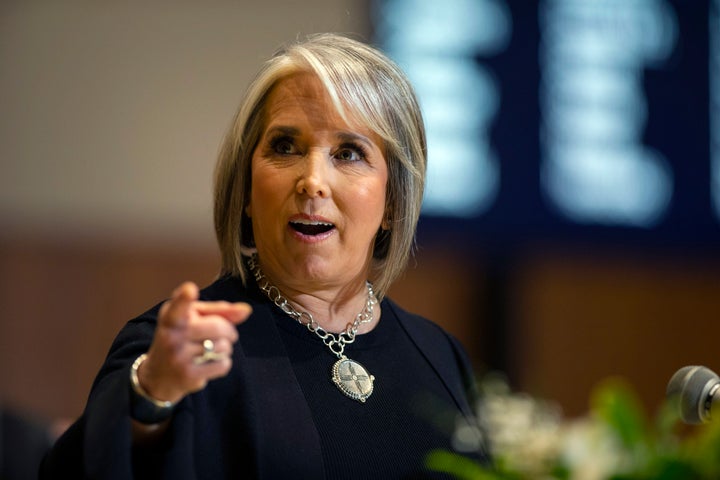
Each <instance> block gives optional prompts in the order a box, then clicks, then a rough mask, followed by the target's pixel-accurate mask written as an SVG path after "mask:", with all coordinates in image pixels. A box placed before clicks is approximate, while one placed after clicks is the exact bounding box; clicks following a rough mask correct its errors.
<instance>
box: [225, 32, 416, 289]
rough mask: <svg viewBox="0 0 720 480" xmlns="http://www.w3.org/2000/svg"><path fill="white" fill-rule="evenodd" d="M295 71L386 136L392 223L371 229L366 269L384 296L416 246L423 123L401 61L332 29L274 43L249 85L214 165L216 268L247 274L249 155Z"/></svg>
mask: <svg viewBox="0 0 720 480" xmlns="http://www.w3.org/2000/svg"><path fill="white" fill-rule="evenodd" d="M297 73H311V74H314V75H317V77H318V78H319V79H320V81H321V82H322V84H323V85H324V87H325V88H326V89H327V92H328V95H329V96H330V98H331V99H332V101H333V103H334V105H335V107H336V108H337V111H338V113H339V114H340V116H341V117H342V118H343V119H345V120H346V121H347V122H348V123H352V122H356V123H359V124H361V125H363V126H365V127H366V128H368V129H369V130H371V131H372V132H374V133H375V134H377V135H378V136H379V137H380V138H381V139H382V141H383V145H382V148H383V150H384V153H385V160H386V161H387V166H388V183H387V192H386V202H387V203H386V205H385V222H384V223H385V224H387V225H388V226H389V228H388V229H387V230H384V229H382V228H381V229H380V230H379V231H378V234H377V235H376V237H375V242H374V245H373V260H372V264H371V269H372V271H371V273H370V275H371V281H372V282H373V284H374V287H375V292H376V294H377V295H378V297H380V298H382V296H383V295H384V294H385V293H386V292H387V290H388V288H389V286H390V285H391V284H392V282H393V281H394V280H395V279H396V278H397V277H398V276H399V275H400V274H401V273H402V271H403V270H404V269H405V266H406V265H407V262H408V259H409V257H410V255H411V253H412V250H413V247H414V242H415V229H416V226H417V222H418V217H419V215H420V206H421V204H422V198H423V190H424V185H425V169H426V164H427V158H426V157H427V147H426V139H425V128H424V125H423V120H422V115H421V113H420V108H419V106H418V102H417V98H416V96H415V93H414V90H413V88H412V86H411V85H410V82H409V81H408V79H407V77H406V76H405V74H404V73H403V72H402V71H401V70H400V68H399V67H398V66H397V65H396V64H395V63H393V62H392V61H391V60H390V59H389V58H388V57H386V56H385V55H384V54H383V53H381V52H380V51H378V50H377V49H375V48H373V47H371V46H368V45H366V44H364V43H361V42H359V41H356V40H353V39H350V38H347V37H344V36H340V35H336V34H319V35H313V36H310V37H308V38H307V39H305V40H304V41H300V42H297V43H294V44H292V45H289V46H288V47H286V48H285V49H283V50H281V51H279V52H278V53H277V54H275V55H274V56H273V57H272V58H271V59H270V60H269V61H268V62H266V63H265V65H264V66H263V68H262V69H261V70H260V72H259V73H258V75H257V76H256V77H255V80H254V81H253V82H252V83H251V84H250V86H249V87H248V90H247V92H246V94H245V98H244V100H243V101H242V103H241V105H240V108H239V109H238V111H237V113H236V115H235V118H234V121H233V123H232V125H231V128H230V130H229V131H228V133H227V135H226V137H225V140H224V142H223V144H222V146H221V149H220V154H219V158H218V162H217V165H216V169H215V199H214V202H215V205H214V217H215V233H216V235H217V240H218V244H219V246H220V252H221V258H222V267H221V275H239V276H240V277H241V278H242V280H243V282H245V281H246V279H247V277H248V275H249V272H248V270H247V266H246V264H245V262H244V261H243V255H244V254H247V250H246V247H252V246H253V245H254V241H253V236H252V224H251V222H250V219H249V218H248V217H247V215H246V214H245V207H246V206H247V205H248V202H249V199H250V189H251V188H252V185H251V184H250V179H251V171H250V169H251V159H252V155H253V151H254V150H255V148H256V146H257V143H258V141H259V138H260V136H261V135H262V131H263V128H264V125H265V124H266V123H265V122H266V118H265V107H266V103H267V99H268V95H269V93H270V91H271V90H272V88H273V87H274V86H275V85H276V84H277V83H278V82H279V81H280V80H282V79H284V78H287V77H289V76H291V75H293V74H297Z"/></svg>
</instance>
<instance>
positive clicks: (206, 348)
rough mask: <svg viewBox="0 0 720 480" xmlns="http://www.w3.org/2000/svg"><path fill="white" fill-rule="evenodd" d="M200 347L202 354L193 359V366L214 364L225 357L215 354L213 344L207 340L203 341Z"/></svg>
mask: <svg viewBox="0 0 720 480" xmlns="http://www.w3.org/2000/svg"><path fill="white" fill-rule="evenodd" d="M202 347H203V354H202V355H200V356H199V357H195V358H194V359H193V363H195V365H202V364H204V363H208V362H214V361H216V360H220V359H223V358H225V356H226V355H225V354H222V353H217V352H216V351H215V342H213V341H212V340H210V339H209V338H207V339H205V340H203V342H202Z"/></svg>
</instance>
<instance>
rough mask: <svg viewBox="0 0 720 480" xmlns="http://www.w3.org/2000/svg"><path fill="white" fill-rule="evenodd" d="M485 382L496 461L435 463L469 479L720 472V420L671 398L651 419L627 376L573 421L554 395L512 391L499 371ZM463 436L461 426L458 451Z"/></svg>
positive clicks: (485, 411) (648, 478) (485, 422)
mask: <svg viewBox="0 0 720 480" xmlns="http://www.w3.org/2000/svg"><path fill="white" fill-rule="evenodd" d="M481 385H482V393H483V395H482V397H483V399H482V401H481V402H480V403H479V405H478V407H477V415H478V418H479V419H481V421H482V425H481V426H482V429H483V431H484V434H485V436H486V440H487V443H488V445H489V448H490V452H491V455H492V457H493V460H494V462H493V463H494V465H493V466H492V468H490V467H486V466H482V465H478V464H477V463H475V462H474V461H472V460H470V459H468V458H467V457H465V456H463V455H462V454H460V453H455V452H450V451H433V452H431V453H430V454H429V455H428V457H427V460H426V463H427V466H428V467H429V468H430V469H432V470H434V471H438V472H445V473H449V474H451V475H453V476H455V477H456V478H458V479H462V480H525V479H532V480H552V479H563V480H675V479H678V480H679V479H682V480H688V479H697V480H711V479H713V480H714V479H720V422H715V423H710V424H707V425H703V426H697V427H693V428H689V427H687V426H684V425H681V422H680V419H679V415H678V414H677V409H676V408H673V406H671V405H669V403H667V402H666V404H665V405H663V406H662V407H661V408H660V409H659V411H658V412H657V414H656V415H655V416H654V418H652V419H650V418H648V415H646V413H645V411H644V410H643V408H642V405H641V403H640V401H639V400H638V398H637V395H636V393H635V392H634V390H633V389H632V388H631V387H630V386H629V385H628V384H627V383H626V382H623V381H621V380H617V379H613V380H607V381H605V382H603V383H601V384H600V385H598V386H597V388H596V389H595V391H594V392H593V393H592V396H591V400H590V409H589V413H588V414H587V415H586V416H584V417H580V418H577V419H572V420H565V419H564V418H563V416H562V412H561V411H560V409H559V408H558V407H557V406H556V405H554V404H553V403H551V402H547V401H543V400H540V399H536V398H534V397H531V396H529V395H526V394H521V393H513V392H512V391H511V390H510V388H509V387H508V385H507V382H505V381H504V380H502V379H501V378H500V377H489V378H488V379H486V380H485V381H483V382H482V383H481ZM464 436H466V435H464V434H463V433H462V432H456V440H457V444H458V445H457V447H458V450H462V449H463V441H462V438H463V437H464ZM465 446H466V447H467V445H465ZM465 451H467V449H466V450H465Z"/></svg>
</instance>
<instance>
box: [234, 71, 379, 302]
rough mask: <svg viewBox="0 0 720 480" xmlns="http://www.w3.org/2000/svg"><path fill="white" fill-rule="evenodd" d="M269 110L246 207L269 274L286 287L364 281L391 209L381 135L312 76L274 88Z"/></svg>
mask: <svg viewBox="0 0 720 480" xmlns="http://www.w3.org/2000/svg"><path fill="white" fill-rule="evenodd" d="M265 112H266V113H265V125H264V129H263V131H262V133H261V136H260V139H259V142H258V144H257V146H256V148H255V151H254V152H253V156H252V180H251V182H252V183H251V192H250V203H249V205H248V206H247V208H246V213H247V215H248V216H249V217H250V218H251V219H252V225H253V233H254V237H255V245H256V246H257V249H258V253H259V255H260V259H261V262H262V265H263V268H264V270H265V273H266V274H267V275H268V276H269V277H270V278H271V279H272V280H273V281H274V282H275V283H276V284H277V286H278V287H280V288H281V290H282V289H283V288H285V289H293V290H296V291H303V290H305V289H308V288H318V287H320V288H322V287H328V288H331V287H332V286H339V285H351V284H352V283H353V282H358V283H361V282H363V281H364V280H366V279H367V277H368V273H369V268H370V262H371V259H372V247H373V242H374V239H375V235H376V233H377V232H378V229H379V228H380V227H381V225H382V223H383V218H384V213H385V188H386V185H387V180H388V169H387V163H386V161H385V156H384V154H383V150H382V147H381V141H380V139H379V138H378V137H377V136H376V135H375V134H373V133H372V132H371V131H369V130H368V129H367V128H364V127H362V126H360V125H355V124H348V123H346V122H345V121H344V120H343V119H342V118H341V117H340V115H338V113H337V112H336V110H335V107H334V106H333V104H332V101H331V100H330V98H329V97H328V95H327V93H326V92H325V90H324V88H323V87H322V85H321V83H320V81H319V80H318V79H317V77H315V76H314V75H311V74H297V75H293V76H290V77H288V78H286V79H283V80H281V81H280V82H278V84H277V85H276V86H275V87H274V88H273V90H272V91H271V92H270V95H269V98H268V100H267V105H266V110H265Z"/></svg>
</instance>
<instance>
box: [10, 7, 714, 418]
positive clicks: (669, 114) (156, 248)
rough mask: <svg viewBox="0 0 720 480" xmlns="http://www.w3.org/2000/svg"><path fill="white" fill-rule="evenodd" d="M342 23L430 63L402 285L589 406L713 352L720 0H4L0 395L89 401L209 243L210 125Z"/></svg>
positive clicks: (28, 400)
mask: <svg viewBox="0 0 720 480" xmlns="http://www.w3.org/2000/svg"><path fill="white" fill-rule="evenodd" d="M321 31H334V32H344V33H351V34H353V35H354V36H356V37H359V38H361V39H365V40H367V41H369V42H372V43H375V44H376V45H378V46H380V47H381V48H383V49H384V50H385V51H386V52H388V54H390V55H391V56H392V57H393V58H395V59H396V60H397V61H398V62H399V63H400V64H401V65H402V66H403V68H404V69H405V70H406V71H407V72H408V75H409V76H410V77H411V80H412V81H413V82H414V84H415V85H416V87H417V90H418V94H419V96H420V99H421V103H422V107H423V112H424V115H425V117H426V122H427V127H428V137H429V161H430V166H429V184H428V192H427V196H426V200H425V205H424V215H423V217H422V219H421V222H420V227H419V233H418V252H417V255H416V257H415V260H414V261H413V262H412V264H411V266H410V268H409V269H408V271H407V274H406V275H405V276H404V277H403V279H402V280H401V281H400V282H398V283H397V285H396V286H395V287H394V288H393V290H392V291H391V296H392V297H393V298H395V299H396V300H397V301H398V302H399V303H400V304H402V305H403V306H405V307H406V308H408V309H410V310H413V311H416V312H419V313H421V314H423V315H425V316H427V317H429V318H431V319H433V320H435V321H436V322H438V323H440V324H442V325H443V326H445V327H446V328H447V329H448V330H450V331H451V332H453V333H454V334H455V335H457V336H458V337H459V339H460V340H461V341H462V343H463V344H464V345H465V347H466V348H467V350H468V351H469V353H470V355H471V356H472V359H473V361H474V362H475V364H476V366H477V368H478V372H484V371H486V370H500V371H502V372H504V373H505V374H506V375H507V376H508V378H509V380H510V383H511V385H512V386H513V387H514V388H516V389H518V390H523V391H527V392H530V393H533V394H535V395H538V396H542V397H545V398H549V399H552V400H555V401H557V402H558V403H559V404H560V405H561V406H562V408H563V410H564V412H565V413H566V414H567V415H568V416H574V415H579V414H582V413H583V412H585V411H586V409H587V404H588V398H589V396H590V395H591V392H592V389H593V386H594V385H595V384H597V382H599V381H600V380H602V379H605V378H607V377H610V376H620V377H623V378H625V379H627V380H628V381H630V382H631V383H632V384H633V385H634V386H635V388H636V389H637V390H638V392H639V395H640V397H641V399H642V400H643V402H644V403H645V404H646V406H647V407H648V408H649V409H650V410H651V411H652V409H654V408H655V407H657V406H658V405H659V403H660V402H661V401H662V399H663V398H664V390H665V386H666V383H667V381H668V379H669V378H670V376H671V375H672V374H673V373H674V372H675V370H677V369H678V368H680V367H681V366H684V365H688V364H704V365H707V366H708V367H710V368H713V369H718V370H720V357H719V356H718V353H717V350H718V349H717V346H716V345H717V337H718V336H719V335H720V323H719V322H718V314H719V312H720V0H698V1H693V2H683V1H680V0H676V1H675V0H672V1H671V0H635V1H632V2H629V1H626V0H596V1H594V2H587V1H582V0H544V1H534V2H529V1H525V0H517V1H515V0H446V1H444V2H431V1H422V0H415V1H413V0H305V1H303V2H294V1H291V0H266V1H263V2H251V1H230V0H211V1H206V2H192V1H189V0H180V1H172V2H171V1H169V0H168V1H155V2H140V1H128V2H115V3H112V4H111V3H106V2H90V1H80V0H63V1H54V0H53V1H51V0H31V1H20V0H5V1H4V2H2V3H1V4H0V105H2V112H3V113H2V116H0V385H1V387H0V388H1V391H0V395H1V396H0V402H1V403H2V405H3V407H4V408H5V410H6V411H12V412H17V413H18V415H19V416H20V417H21V418H26V419H30V421H31V422H34V423H37V424H39V425H41V426H46V425H50V426H57V427H58V428H62V424H56V423H53V422H56V421H57V420H62V419H72V418H75V417H76V416H78V415H80V413H81V412H82V409H83V406H84V402H85V399H86V396H87V394H88V391H89V388H90V385H91V383H92V380H93V378H94V375H95V373H96V372H97V370H98V369H99V367H100V365H101V363H102V361H103V358H104V356H105V354H106V353H107V350H108V348H109V346H110V343H111V341H112V339H113V338H114V336H115V334H116V333H117V331H118V330H119V329H120V328H121V326H122V325H123V324H124V323H125V322H126V321H127V320H128V319H130V318H132V317H134V316H136V315H137V314H139V313H141V312H143V311H144V310H146V309H147V308H149V307H151V306H153V305H154V304H155V303H158V302H160V301H161V300H163V299H164V298H165V297H166V296H167V295H168V294H169V292H170V291H171V290H172V289H173V287H174V286H176V285H177V284H178V283H180V282H181V281H183V280H194V281H196V282H198V283H199V284H207V283H209V282H210V281H212V280H213V278H214V276H215V275H216V273H217V270H218V266H219V257H218V254H217V251H216V247H215V243H214V236H213V228H212V207H211V179H212V170H213V165H214V161H215V156H216V153H217V149H218V147H219V144H220V141H221V139H222V136H223V135H224V133H225V130H226V128H227V127H228V125H229V122H230V120H231V117H232V115H233V113H234V111H235V108H236V106H237V104H238V103H239V101H240V98H241V95H242V93H243V91H244V89H245V87H246V86H247V85H248V83H249V81H250V79H251V77H252V75H253V74H254V73H255V72H256V71H257V69H258V68H259V66H260V64H261V62H262V61H264V60H265V59H266V58H267V57H268V56H270V55H271V54H272V53H273V52H274V51H275V50H276V49H277V48H278V47H280V46H281V45H282V44H283V43H285V42H287V41H292V40H293V39H295V38H298V37H302V36H303V35H305V34H308V33H313V32H321Z"/></svg>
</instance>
